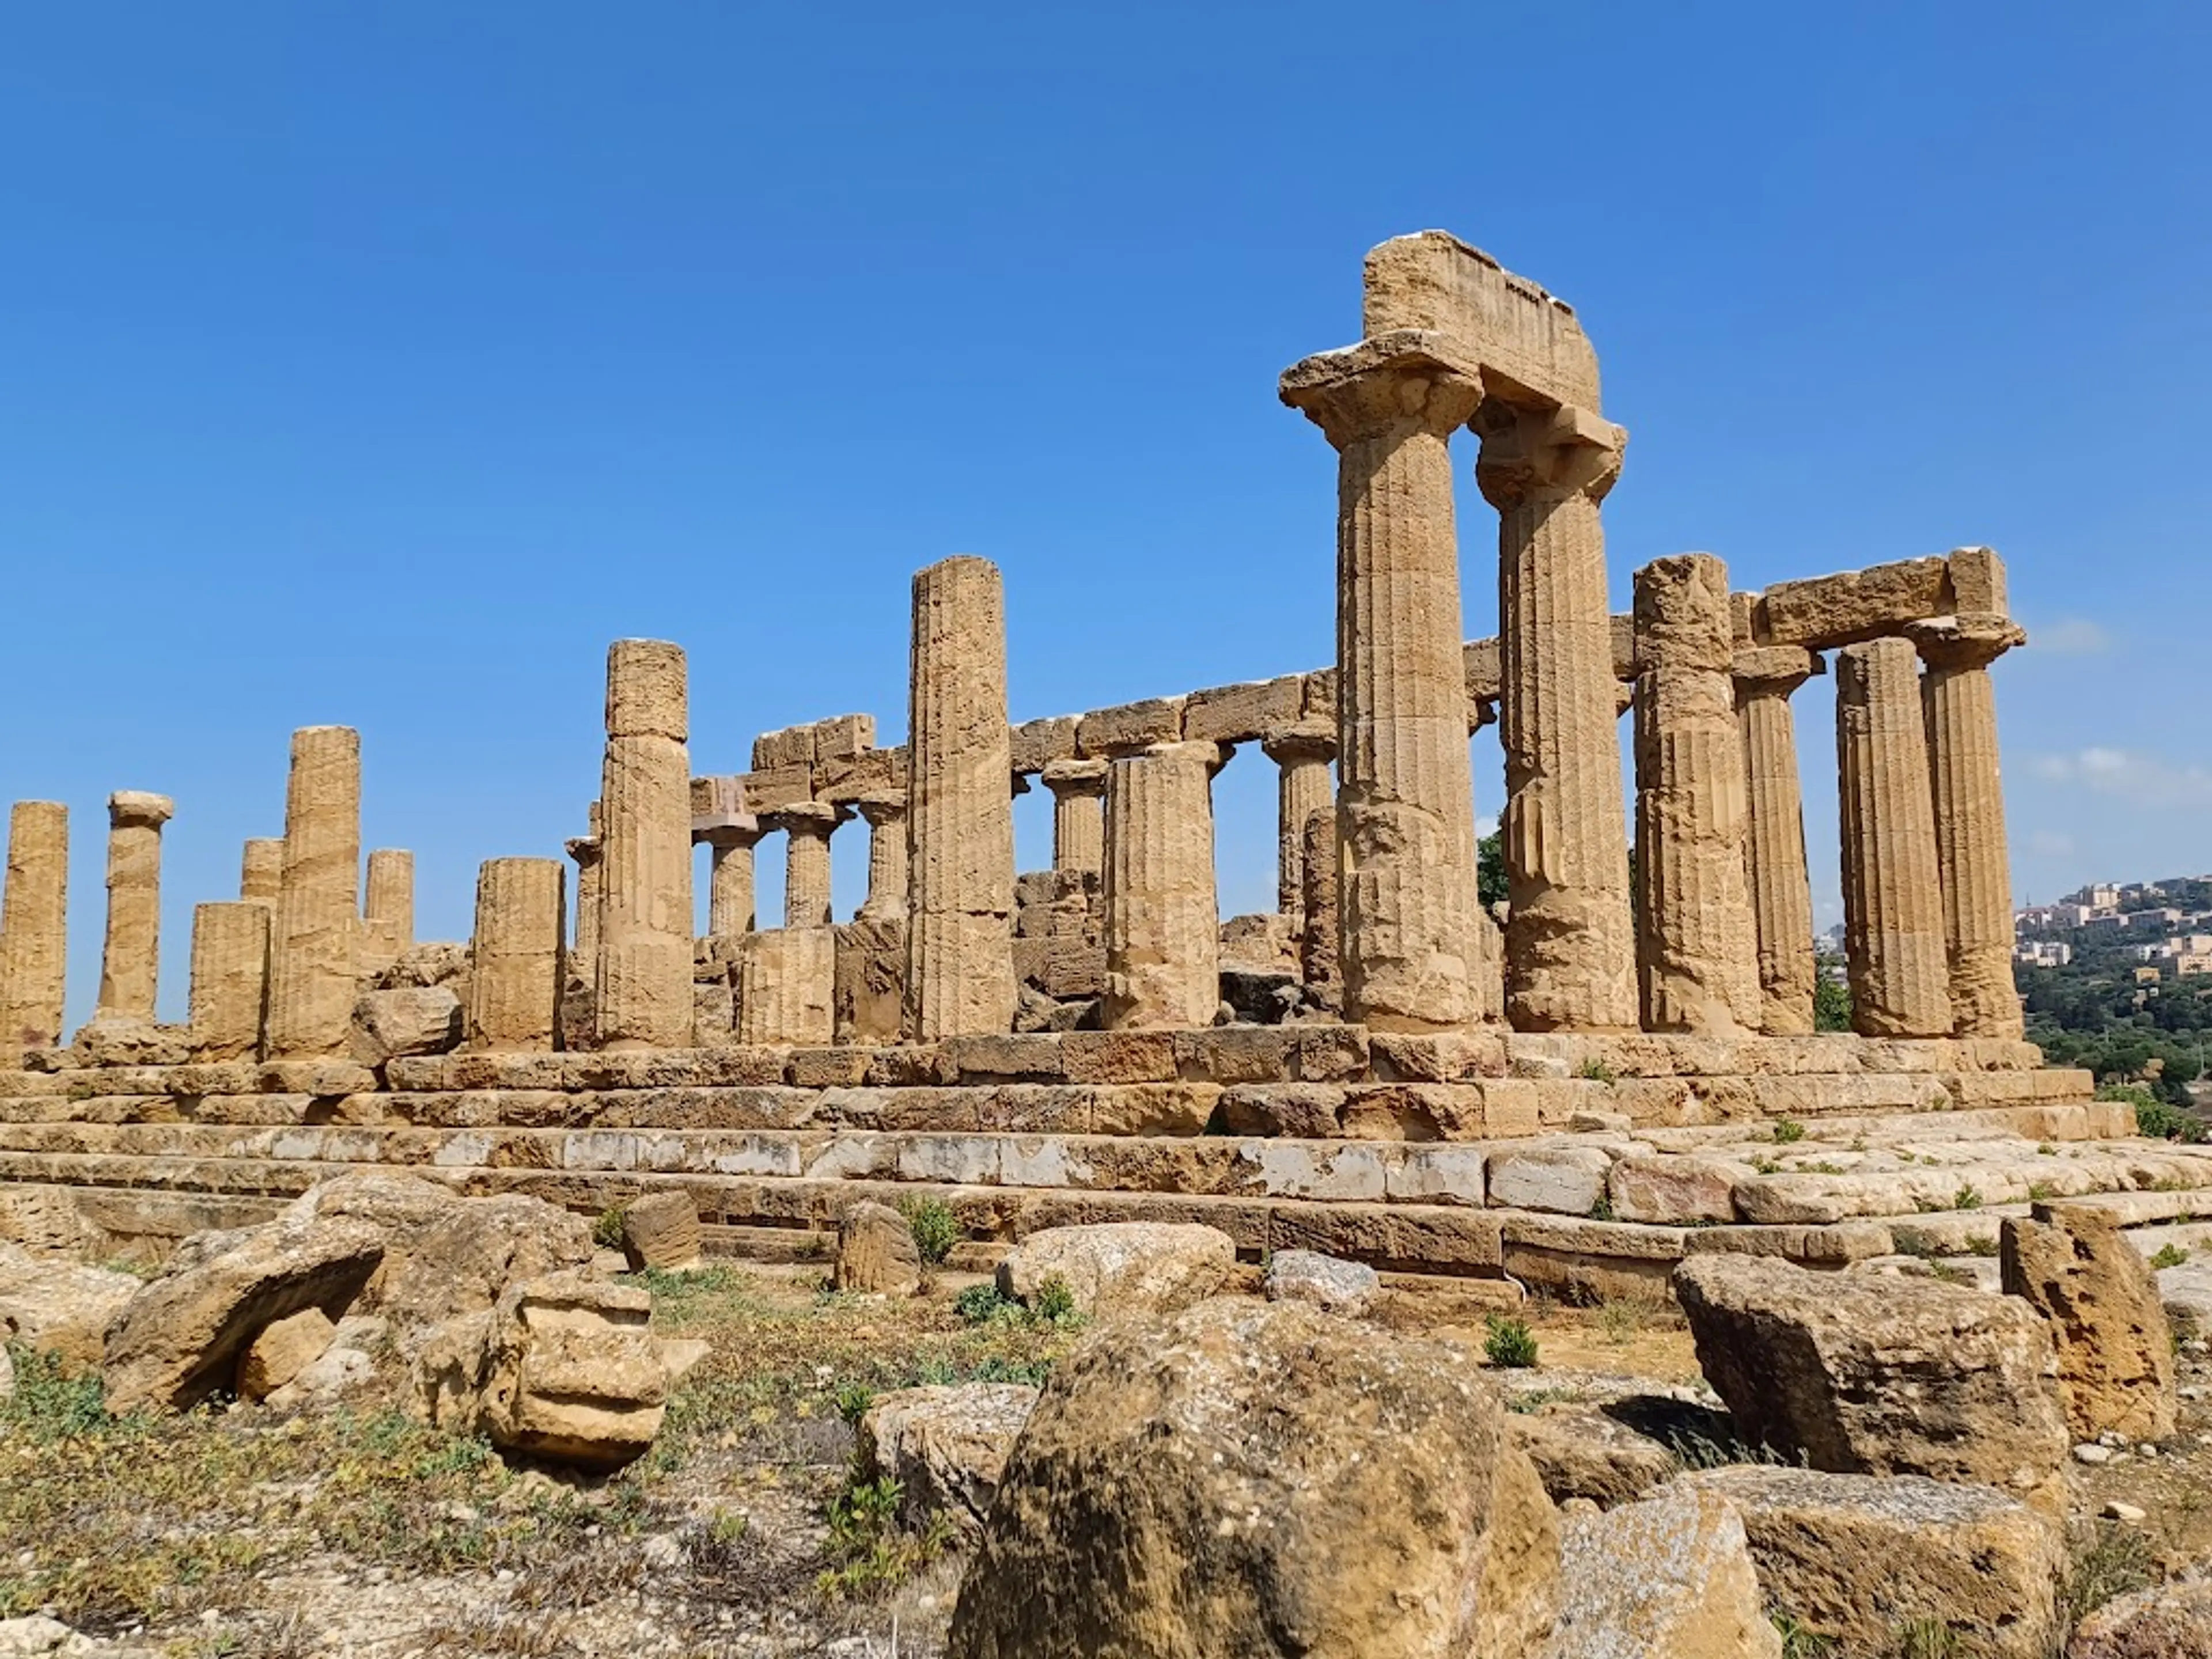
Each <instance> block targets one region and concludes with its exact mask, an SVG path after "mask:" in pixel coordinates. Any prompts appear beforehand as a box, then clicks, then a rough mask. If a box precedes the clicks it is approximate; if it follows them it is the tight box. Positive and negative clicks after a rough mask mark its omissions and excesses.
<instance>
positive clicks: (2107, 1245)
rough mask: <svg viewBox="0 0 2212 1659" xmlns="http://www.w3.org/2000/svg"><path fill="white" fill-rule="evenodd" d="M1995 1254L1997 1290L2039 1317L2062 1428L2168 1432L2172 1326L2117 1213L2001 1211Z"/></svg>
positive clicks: (2152, 1436)
mask: <svg viewBox="0 0 2212 1659" xmlns="http://www.w3.org/2000/svg"><path fill="white" fill-rule="evenodd" d="M1998 1260H1999V1262H2000V1264H2001V1268H2002V1273H2003V1285H2004V1291H2005V1293H2006V1294H2007V1295H2008V1296H2016V1297H2021V1299H2022V1300H2023V1301H2025V1302H2026V1303H2027V1304H2028V1306H2030V1307H2031V1308H2033V1309H2034V1310H2036V1312H2038V1313H2039V1314H2041V1315H2042V1316H2043V1317H2044V1318H2045V1320H2046V1321H2047V1322H2049V1323H2050V1326H2051V1339H2052V1340H2053V1342H2054V1343H2055V1344H2056V1345H2057V1350H2058V1398H2059V1401H2060V1403H2061V1404H2062V1405H2063V1406H2064V1407H2065V1409H2066V1426H2067V1430H2068V1431H2069V1433H2070V1434H2071V1435H2072V1436H2073V1437H2074V1438H2075V1439H2076V1440H2093V1439H2095V1438H2096V1437H2098V1436H2099V1435H2100V1434H2103V1433H2105V1432H2106V1431H2108V1430H2109V1431H2117V1432H2118V1433H2120V1434H2124V1435H2126V1436H2127V1437H2129V1438H2130V1439H2131V1440H2163V1439H2165V1438H2166V1437H2167V1436H2168V1435H2170V1434H2172V1432H2173V1427H2174V1413H2175V1401H2174V1392H2173V1389H2174V1375H2173V1329H2172V1326H2171V1325H2169V1324H2168V1323H2167V1322H2166V1310H2165V1309H2164V1308H2163V1307H2162V1306H2160V1303H2159V1291H2158V1281H2157V1279H2156V1278H2155V1277H2154V1275H2153V1273H2152V1271H2151V1266H2150V1264H2149V1263H2148V1261H2144V1260H2143V1258H2142V1255H2140V1254H2138V1253H2137V1251H2136V1248H2135V1246H2134V1245H2132V1244H2130V1243H2129V1242H2128V1239H2127V1236H2126V1234H2124V1232H2122V1231H2120V1224H2119V1220H2118V1218H2117V1217H2115V1216H2113V1215H2112V1213H2110V1212H2107V1211H2104V1210H2100V1209H2098V1208H2096V1207H2094V1206H2090V1205H2087V1204H2045V1203H2039V1204H2037V1205H2035V1206H2034V1207H2033V1210H2032V1212H2030V1214H2029V1215H2027V1216H2026V1217H2021V1216H2007V1217H2006V1218H2005V1219H2004V1229H2003V1231H2002V1234H2001V1235H2000V1236H1999V1243H1998Z"/></svg>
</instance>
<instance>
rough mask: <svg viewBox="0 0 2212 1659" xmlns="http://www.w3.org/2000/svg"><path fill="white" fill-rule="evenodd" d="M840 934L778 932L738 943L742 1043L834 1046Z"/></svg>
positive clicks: (829, 930) (825, 930)
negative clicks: (838, 935) (838, 941)
mask: <svg viewBox="0 0 2212 1659" xmlns="http://www.w3.org/2000/svg"><path fill="white" fill-rule="evenodd" d="M836 984H837V931H836V928H834V927H776V928H770V929H769V930H768V931H766V932H764V933H747V934H746V935H745V936H744V938H743V939H739V940H738V1021H737V1031H738V1042H740V1043H742V1044H744V1045H747V1046H753V1045H761V1044H766V1045H771V1046H781V1045H787V1044H789V1045H803V1046H808V1047H817V1046H820V1045H822V1044H825V1043H828V1042H830V1041H831V1040H832V1039H833V1037H834V1036H836Z"/></svg>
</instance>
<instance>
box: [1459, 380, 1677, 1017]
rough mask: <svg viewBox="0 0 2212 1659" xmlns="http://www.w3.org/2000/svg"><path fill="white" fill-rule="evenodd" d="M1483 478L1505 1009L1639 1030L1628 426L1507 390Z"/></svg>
mask: <svg viewBox="0 0 2212 1659" xmlns="http://www.w3.org/2000/svg"><path fill="white" fill-rule="evenodd" d="M1476 426H1477V429H1478V430H1479V431H1480V433H1481V435H1482V452H1481V455H1480V459H1479V461H1478V463H1477V465H1476V467H1475V477H1476V480H1477V482H1478V483H1480V486H1481V489H1482V493H1483V495H1484V497H1485V498H1486V500H1488V501H1489V502H1490V504H1491V505H1492V507H1496V508H1497V509H1498V630H1499V637H1500V646H1499V652H1500V664H1501V670H1500V671H1501V684H1502V687H1503V697H1502V704H1503V707H1502V713H1503V716H1504V718H1503V720H1501V721H1500V723H1499V729H1498V740H1499V743H1500V744H1501V746H1502V747H1503V748H1504V750H1505V811H1504V817H1503V819H1502V823H1503V825H1504V844H1505V863H1506V872H1507V885H1508V894H1507V896H1508V899H1509V902H1510V906H1511V908H1510V913H1509V915H1508V917H1507V921H1506V926H1505V1008H1506V1017H1507V1018H1508V1019H1509V1020H1510V1023H1511V1024H1512V1025H1513V1026H1514V1028H1515V1029H1516V1030H1524V1031H1557V1030H1566V1031H1602V1030H1632V1029H1634V1027H1635V1025H1636V1024H1637V984H1636V972H1635V961H1636V949H1635V934H1634V930H1633V927H1632V923H1631V921H1630V917H1629V905H1628V844H1627V826H1626V814H1625V813H1624V811H1622V806H1621V798H1620V730H1619V720H1620V707H1619V705H1618V703H1617V702H1615V697H1616V694H1617V685H1618V682H1617V681H1616V680H1615V679H1614V677H1613V645H1612V633H1611V622H1610V620H1609V617H1608V613H1607V607H1606V587H1605V531H1604V527H1603V526H1602V524H1601V522H1600V520H1599V515H1598V504H1599V503H1600V502H1601V501H1602V500H1603V499H1604V498H1605V495H1606V493H1607V491H1608V490H1609V489H1611V488H1612V487H1613V481H1614V480H1615V479H1616V478H1617V477H1620V453H1621V447H1622V446H1623V445H1624V444H1625V443H1626V439H1627V435H1626V433H1624V432H1623V431H1622V430H1621V429H1620V428H1619V427H1617V426H1614V425H1613V423H1612V422H1608V421H1605V420H1601V419H1600V418H1598V417H1597V416H1595V415H1593V414H1590V413H1589V412H1587V411H1585V410H1577V409H1570V408H1557V409H1553V410H1529V409H1522V408H1516V407H1514V406H1511V405H1510V404H1505V403H1504V402H1502V401H1500V400H1496V399H1493V400H1492V401H1490V402H1488V403H1486V404H1484V405H1483V408H1482V410H1481V413H1480V416H1479V418H1478V420H1477V422H1476Z"/></svg>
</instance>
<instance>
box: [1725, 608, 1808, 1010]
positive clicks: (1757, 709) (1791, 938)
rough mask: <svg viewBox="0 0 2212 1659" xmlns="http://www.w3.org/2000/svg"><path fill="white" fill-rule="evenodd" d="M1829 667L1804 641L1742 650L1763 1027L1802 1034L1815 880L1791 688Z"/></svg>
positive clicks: (1738, 660) (1738, 683)
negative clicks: (1808, 851)
mask: <svg viewBox="0 0 2212 1659" xmlns="http://www.w3.org/2000/svg"><path fill="white" fill-rule="evenodd" d="M1822 671H1823V665H1822V664H1821V661H1820V658H1818V657H1817V656H1815V655H1814V654H1813V653H1811V652H1810V651H1807V650H1803V649H1802V648H1800V647H1796V646H1794V645H1769V646H1754V647H1749V648H1747V649H1744V650H1740V651H1738V652H1737V653H1735V711H1736V724H1737V727H1738V729H1739V730H1740V731H1741V732H1742V734H1743V767H1744V781H1745V784H1746V799H1747V800H1748V801H1749V803H1750V807H1751V821H1750V823H1749V825H1748V826H1747V830H1746V834H1745V837H1744V874H1745V876H1746V877H1747V878H1748V881H1749V884H1750V889H1751V915H1752V922H1753V927H1755V928H1756V930H1757V932H1758V934H1759V1030H1762V1031H1765V1033H1766V1034H1767V1035H1768V1036H1797V1035H1801V1034H1802V1033H1804V1032H1807V1031H1810V1030H1812V1029H1813V990H1814V983H1815V979H1816V975H1817V974H1818V972H1819V968H1818V964H1817V963H1815V962H1814V957H1813V884H1812V881H1811V879H1810V878H1809V876H1808V872H1807V870H1806V866H1805V810H1804V801H1803V798H1802V793H1801V792H1800V791H1799V788H1798V785H1797V722H1796V717H1795V716H1794V715H1792V714H1791V713H1790V694H1791V693H1793V692H1794V691H1796V690H1797V688H1798V687H1799V686H1801V685H1802V684H1804V683H1805V682H1806V680H1807V679H1808V678H1810V677H1811V676H1813V675H1814V674H1818V673H1820V672H1822Z"/></svg>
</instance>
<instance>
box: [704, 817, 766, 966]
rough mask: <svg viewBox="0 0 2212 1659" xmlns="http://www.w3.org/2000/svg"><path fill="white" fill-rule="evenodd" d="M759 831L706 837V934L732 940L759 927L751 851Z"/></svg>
mask: <svg viewBox="0 0 2212 1659" xmlns="http://www.w3.org/2000/svg"><path fill="white" fill-rule="evenodd" d="M764 833H765V831H764V830H763V829H758V828H756V829H715V830H713V831H710V832H709V833H708V836H707V845H708V849H709V851H708V863H707V883H708V885H707V931H708V933H711V934H712V935H714V938H716V939H736V938H737V937H738V935H739V934H741V933H751V932H752V931H753V929H754V928H755V927H757V926H758V925H759V915H758V905H757V902H756V900H755V898H754V881H753V875H754V871H753V849H754V848H757V847H758V846H759V845H760V838H761V836H763V834H764Z"/></svg>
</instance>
